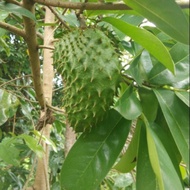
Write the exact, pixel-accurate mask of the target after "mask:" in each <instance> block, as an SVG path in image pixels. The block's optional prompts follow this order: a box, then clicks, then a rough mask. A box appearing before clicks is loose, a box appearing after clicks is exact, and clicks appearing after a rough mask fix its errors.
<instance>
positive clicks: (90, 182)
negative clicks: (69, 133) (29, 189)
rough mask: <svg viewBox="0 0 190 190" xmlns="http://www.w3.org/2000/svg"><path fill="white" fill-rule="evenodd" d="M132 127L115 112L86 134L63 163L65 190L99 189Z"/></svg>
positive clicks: (62, 181) (63, 187)
mask: <svg viewBox="0 0 190 190" xmlns="http://www.w3.org/2000/svg"><path fill="white" fill-rule="evenodd" d="M130 125H131V121H128V120H125V119H124V118H122V117H121V115H120V114H119V113H117V112H116V111H114V110H111V111H110V112H109V113H108V116H107V117H106V118H105V120H103V121H102V122H101V123H100V124H99V125H98V126H97V127H95V128H93V129H92V130H91V131H90V132H89V133H83V134H82V135H81V136H80V137H79V139H78V140H77V142H76V143H75V144H74V146H73V147H72V149H71V150H70V152H69V154H68V156H67V157H66V159H65V162H64V163H63V166H62V169H61V178H60V182H61V186H62V189H66V190H68V189H69V190H89V189H96V188H97V187H98V185H99V184H100V183H101V181H102V180H103V178H104V177H105V176H106V174H107V172H108V171H109V170H110V168H111V167H112V165H113V164H114V162H115V160H116V159H117V157H118V155H119V153H120V151H121V150H122V148H123V145H124V144H125V142H126V138H127V136H128V133H129V130H130Z"/></svg>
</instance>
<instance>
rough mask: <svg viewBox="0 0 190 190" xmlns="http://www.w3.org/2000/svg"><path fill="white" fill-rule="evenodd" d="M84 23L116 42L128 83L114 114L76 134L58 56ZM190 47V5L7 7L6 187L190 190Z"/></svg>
mask: <svg viewBox="0 0 190 190" xmlns="http://www.w3.org/2000/svg"><path fill="white" fill-rule="evenodd" d="M84 22H85V23H86V25H87V27H90V26H93V27H99V28H102V30H107V31H109V32H110V33H112V34H113V35H114V36H115V37H114V39H115V40H116V41H117V49H118V51H119V52H120V55H121V61H122V65H123V70H122V75H123V79H124V82H122V83H121V84H120V86H121V88H120V90H119V93H118V96H117V97H115V99H114V102H115V103H114V105H113V106H112V108H111V109H110V111H109V112H108V113H107V117H105V119H104V120H103V121H102V122H101V123H99V124H98V126H97V127H96V128H93V129H92V130H91V131H90V132H89V133H80V134H74V133H73V131H72V130H71V129H70V127H69V124H68V122H67V120H66V116H65V112H64V108H62V98H63V88H64V84H63V83H62V80H61V78H60V76H58V74H57V73H56V70H55V68H53V67H52V64H53V59H52V55H53V49H54V44H55V43H56V41H58V40H59V39H60V38H61V37H62V36H63V35H64V34H65V32H66V31H68V30H72V29H76V28H81V27H82V28H83V24H84ZM109 37H110V38H113V37H112V35H110V36H109ZM188 43H189V7H188V4H187V3H185V2H177V3H176V2H175V1H174V0H167V1H154V0H144V1H141V0H135V1H131V0H125V1H122V2H118V1H105V2H102V1H101V2H97V1H94V0H93V1H91V0H89V1H87V2H86V1H85V2H79V1H70V2H65V1H59V0H56V1H51V2H49V1H44V0H43V1H42V0H34V1H31V0H29V1H28V0H22V1H20V0H9V1H8V0H7V1H2V2H0V190H5V189H7V190H12V189H14V190H16V189H23V190H24V189H28V190H29V189H32V188H35V190H49V189H51V190H59V189H65V190H97V189H101V190H103V189H105V190H107V189H111V190H129V189H137V190H157V189H159V190H170V189H172V190H182V189H187V188H188V187H189V119H188V118H189V45H188ZM63 48H65V47H63ZM100 74H101V73H100ZM52 81H53V82H52ZM75 140H76V142H75ZM73 144H74V145H73ZM72 145H73V146H72ZM71 146H72V149H71V150H70V147H71ZM69 150H70V151H69ZM68 152H69V153H68Z"/></svg>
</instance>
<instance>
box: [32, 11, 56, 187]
mask: <svg viewBox="0 0 190 190" xmlns="http://www.w3.org/2000/svg"><path fill="white" fill-rule="evenodd" d="M52 22H54V15H53V14H52V13H51V11H50V10H49V9H48V8H47V7H46V14H45V23H52ZM53 33H54V30H53V28H52V27H51V26H46V27H45V31H44V46H48V47H52V48H53ZM52 64H53V58H52V50H50V49H44V61H43V90H44V96H45V101H46V102H47V104H49V105H51V103H52V91H53V76H54V72H53V65H52ZM45 111H46V109H45ZM44 114H45V113H44V112H42V113H41V117H43V115H44ZM50 129H51V125H49V124H47V125H46V126H45V127H44V128H43V129H42V131H43V135H44V136H46V137H47V138H49V136H50ZM41 143H42V146H43V147H44V151H45V155H44V156H43V158H38V162H37V169H36V177H35V183H34V188H35V190H49V189H50V187H49V177H48V165H49V164H48V162H49V147H48V145H47V144H46V143H45V142H41Z"/></svg>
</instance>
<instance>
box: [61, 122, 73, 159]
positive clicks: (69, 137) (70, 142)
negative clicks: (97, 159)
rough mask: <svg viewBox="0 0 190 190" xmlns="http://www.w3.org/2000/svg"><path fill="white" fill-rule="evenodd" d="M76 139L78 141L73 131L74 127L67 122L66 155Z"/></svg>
mask: <svg viewBox="0 0 190 190" xmlns="http://www.w3.org/2000/svg"><path fill="white" fill-rule="evenodd" d="M75 141H76V134H75V132H74V131H73V129H72V127H70V124H69V123H68V122H66V131H65V147H64V153H65V157H66V156H67V154H68V153H69V150H70V149H71V148H72V146H73V144H74V143H75Z"/></svg>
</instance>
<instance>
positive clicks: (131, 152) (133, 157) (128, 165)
mask: <svg viewBox="0 0 190 190" xmlns="http://www.w3.org/2000/svg"><path fill="white" fill-rule="evenodd" d="M139 123H140V122H138V124H137V126H136V129H135V132H134V134H133V138H132V140H131V142H130V144H129V147H128V148H127V150H126V152H125V154H124V155H123V156H122V157H121V159H120V161H119V162H118V163H117V164H116V165H115V166H114V169H116V170H118V171H119V172H123V173H128V172H130V171H131V170H132V169H133V168H134V167H135V166H136V164H137V153H138V146H139V135H140V129H141V124H139Z"/></svg>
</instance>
